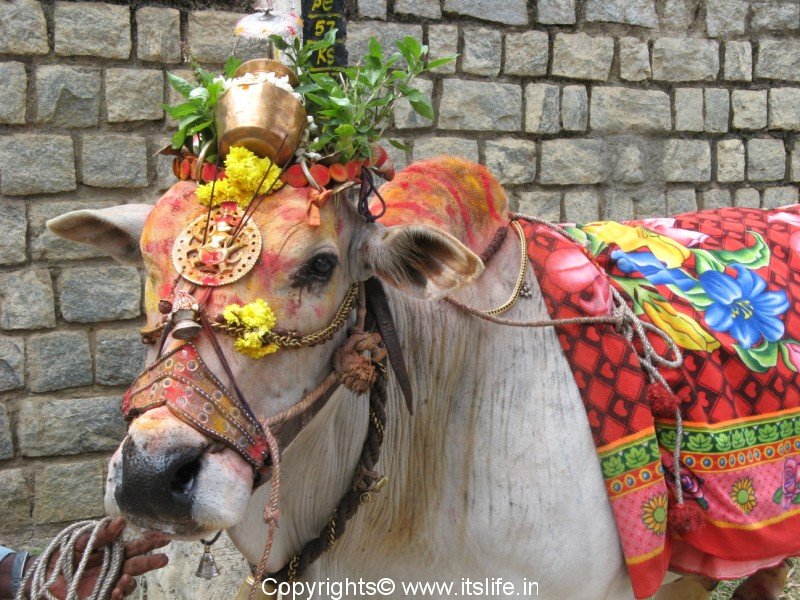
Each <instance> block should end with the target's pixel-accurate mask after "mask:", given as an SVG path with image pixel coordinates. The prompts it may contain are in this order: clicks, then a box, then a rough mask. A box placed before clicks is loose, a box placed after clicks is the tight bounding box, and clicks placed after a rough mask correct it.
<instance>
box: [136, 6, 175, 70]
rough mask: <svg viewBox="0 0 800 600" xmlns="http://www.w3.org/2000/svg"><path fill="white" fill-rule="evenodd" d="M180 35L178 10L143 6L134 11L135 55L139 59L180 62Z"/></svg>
mask: <svg viewBox="0 0 800 600" xmlns="http://www.w3.org/2000/svg"><path fill="white" fill-rule="evenodd" d="M180 37H181V13H180V11H179V10H176V9H174V8H156V7H154V6H145V7H142V8H140V9H138V10H137V11H136V55H137V56H138V57H139V60H147V61H151V62H160V63H178V62H180V61H181V47H180Z"/></svg>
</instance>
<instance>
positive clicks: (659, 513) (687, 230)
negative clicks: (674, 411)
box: [525, 207, 800, 598]
mask: <svg viewBox="0 0 800 600" xmlns="http://www.w3.org/2000/svg"><path fill="white" fill-rule="evenodd" d="M525 227H526V233H527V234H528V239H529V247H528V253H529V256H530V259H531V261H532V264H533V268H534V271H535V273H536V276H537V279H538V281H539V284H540V286H541V288H542V292H543V295H544V299H545V303H546V304H547V307H548V310H549V312H550V315H551V317H552V318H554V319H556V318H567V317H577V316H585V315H602V314H607V313H608V311H609V309H610V302H611V298H610V297H611V293H610V289H609V286H614V287H615V288H616V289H617V290H618V291H619V292H621V293H622V295H623V296H624V297H625V298H626V300H627V301H628V303H629V305H630V306H631V307H632V309H633V310H634V312H635V313H636V314H637V315H638V316H639V317H640V318H641V319H643V320H645V321H649V322H651V323H653V324H655V325H657V326H658V327H660V328H661V329H663V330H664V331H665V332H667V333H668V334H669V335H670V337H672V339H673V340H674V341H675V342H676V343H677V344H678V345H679V346H680V348H681V349H682V351H683V353H684V363H683V366H682V367H681V368H679V369H662V371H661V373H662V375H663V376H664V377H665V378H666V380H667V381H668V382H669V384H670V386H671V387H672V390H673V391H674V392H675V393H676V394H677V395H678V396H679V397H680V399H681V401H682V405H681V407H682V414H683V418H684V429H685V437H684V442H683V446H682V448H683V452H682V458H681V465H680V469H681V470H680V473H681V486H682V488H683V493H684V497H685V498H686V501H687V502H695V503H697V505H698V506H699V507H700V509H701V510H702V512H703V514H704V516H705V524H704V526H703V527H702V528H701V529H700V530H698V531H694V532H692V533H689V534H687V535H686V536H684V537H679V536H676V535H672V534H670V532H669V530H668V527H667V516H668V514H669V511H670V507H671V506H672V505H673V503H674V491H673V490H672V489H671V486H672V477H671V476H670V477H665V470H667V471H669V472H671V471H672V467H673V463H672V450H673V448H674V444H675V437H676V430H675V421H674V420H673V419H662V418H655V419H654V417H653V415H652V414H651V411H650V407H649V405H648V402H647V398H646V387H647V385H648V383H649V380H648V377H647V375H646V374H645V373H644V372H643V371H642V369H641V367H640V366H639V363H638V359H637V357H636V354H635V352H634V351H633V349H632V348H631V347H630V346H629V345H628V344H627V342H626V341H625V339H624V338H623V337H622V336H621V335H620V334H619V333H617V332H616V331H615V329H614V327H613V326H611V325H600V326H577V325H576V326H569V327H561V328H559V329H558V336H559V339H560V342H561V345H562V348H563V350H564V353H565V355H566V357H567V359H568V361H569V363H570V365H571V367H572V370H573V374H574V377H575V381H576V383H577V385H578V388H579V389H580V391H581V395H582V397H583V400H584V403H585V406H586V412H587V416H588V418H589V423H590V426H591V429H592V434H593V436H594V440H595V444H596V447H597V452H598V456H599V458H600V462H601V467H602V472H603V476H604V478H605V481H606V487H607V491H608V496H609V499H610V501H611V506H612V510H613V512H614V515H615V518H616V520H617V526H618V529H619V533H620V538H621V541H622V549H623V553H624V555H625V560H626V562H627V565H628V570H629V572H630V575H631V580H632V582H633V590H634V594H635V596H636V597H637V598H646V597H648V596H650V595H652V594H654V593H655V592H656V590H657V589H658V587H659V585H660V584H661V581H662V580H663V577H664V574H665V572H666V570H667V569H668V568H670V569H673V570H676V571H679V572H691V573H701V574H704V575H707V576H709V577H713V578H720V579H721V578H735V577H741V576H743V575H747V574H750V573H752V572H754V571H755V570H757V569H759V568H763V567H765V566H771V565H774V564H776V563H777V562H779V561H780V560H781V559H782V558H784V557H786V556H792V555H796V554H800V375H799V374H798V370H799V369H800V310H798V309H799V308H800V306H798V299H800V207H787V208H782V209H776V210H771V211H761V210H755V209H736V208H726V209H722V210H716V211H702V212H696V213H689V214H685V215H680V216H678V217H675V218H674V219H673V218H670V219H648V220H644V221H635V222H634V221H629V222H622V223H616V222H609V221H606V222H598V223H589V224H586V225H574V224H570V225H566V226H565V228H566V229H567V231H569V232H570V233H571V234H572V235H573V236H575V237H576V238H578V239H579V240H581V241H582V242H584V243H585V248H583V247H580V246H578V245H576V244H575V243H574V242H572V241H570V240H568V239H566V238H565V237H563V236H561V235H560V234H558V233H557V232H555V231H554V230H553V229H550V228H548V227H546V226H542V225H530V224H526V225H525ZM651 341H652V343H653V345H654V346H655V347H656V349H657V350H659V351H660V352H661V353H662V354H663V353H664V352H665V350H666V348H665V344H664V342H663V341H662V340H659V339H657V338H655V337H654V338H653V339H652V340H651Z"/></svg>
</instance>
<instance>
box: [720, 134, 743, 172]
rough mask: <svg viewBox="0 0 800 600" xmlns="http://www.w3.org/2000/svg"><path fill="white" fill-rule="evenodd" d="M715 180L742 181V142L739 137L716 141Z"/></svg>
mask: <svg viewBox="0 0 800 600" xmlns="http://www.w3.org/2000/svg"><path fill="white" fill-rule="evenodd" d="M717 181H722V182H730V181H744V142H742V140H740V139H732V140H720V141H719V142H717Z"/></svg>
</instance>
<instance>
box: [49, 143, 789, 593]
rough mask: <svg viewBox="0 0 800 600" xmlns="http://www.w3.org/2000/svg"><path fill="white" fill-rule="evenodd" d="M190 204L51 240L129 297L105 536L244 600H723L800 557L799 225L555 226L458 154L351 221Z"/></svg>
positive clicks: (181, 197) (68, 231)
mask: <svg viewBox="0 0 800 600" xmlns="http://www.w3.org/2000/svg"><path fill="white" fill-rule="evenodd" d="M198 189H199V188H198V187H197V186H196V184H195V183H194V182H189V181H186V182H180V183H178V184H176V185H175V186H173V187H172V189H170V190H169V191H168V192H167V193H166V194H165V195H164V196H163V197H162V198H161V199H160V200H159V201H158V202H157V203H156V205H155V206H154V207H151V206H146V205H125V206H121V207H116V208H111V209H104V210H82V211H77V212H73V213H69V214H66V215H63V216H61V217H58V218H56V219H54V220H52V221H50V222H49V223H48V227H49V228H50V229H51V230H52V231H54V232H55V233H57V234H58V235H61V236H63V237H65V238H67V239H70V240H74V241H79V242H84V243H89V244H93V245H95V246H97V247H98V248H100V249H102V250H104V251H105V252H107V253H108V254H109V255H110V256H112V257H114V258H116V259H117V260H120V261H122V262H125V263H130V264H138V265H144V267H145V268H146V272H147V282H146V294H145V303H146V312H147V319H148V322H147V327H146V329H145V330H144V331H143V339H144V341H145V342H147V343H149V344H150V348H151V350H150V353H149V357H148V367H147V368H146V369H145V370H144V372H143V373H142V375H141V376H140V377H139V378H138V379H137V380H136V381H135V382H134V384H133V385H132V386H131V388H130V389H129V390H128V392H127V393H126V394H125V398H124V404H123V412H124V414H125V416H126V418H127V419H129V421H130V427H129V430H128V434H127V436H126V438H125V440H124V441H123V442H122V444H121V446H120V447H119V449H118V450H117V452H116V453H115V454H114V456H113V457H112V459H111V462H110V465H109V471H108V481H107V490H106V507H107V510H108V511H109V512H110V513H112V514H121V515H124V516H125V517H126V518H127V519H129V520H130V521H131V522H133V523H135V524H137V525H140V526H142V527H145V528H153V529H157V530H160V531H163V532H166V533H168V534H169V535H171V536H173V537H174V538H175V539H184V540H197V539H208V538H210V537H212V536H214V534H215V533H216V532H217V531H219V530H226V531H227V532H228V534H229V535H230V537H231V539H232V540H233V542H234V544H235V545H236V546H237V548H238V549H239V550H240V551H241V552H242V554H243V555H244V556H245V557H247V559H248V560H249V562H250V563H252V564H253V565H254V572H255V578H253V577H251V578H250V580H249V582H248V583H246V585H245V587H244V592H243V594H244V597H246V596H247V594H252V597H262V596H258V594H262V593H266V592H269V591H270V590H269V589H268V586H264V589H263V590H262V589H259V585H258V584H259V582H260V581H261V580H265V579H270V580H271V581H278V582H281V581H326V580H329V581H344V580H345V579H346V578H349V579H350V580H358V579H362V580H365V581H373V582H376V581H379V580H381V579H382V578H387V577H388V578H391V579H392V580H394V581H396V582H400V581H405V582H413V581H420V580H422V581H425V580H428V581H453V582H456V585H457V586H458V585H460V583H458V582H461V581H462V580H464V579H465V578H469V579H470V580H480V581H484V580H486V581H488V580H491V581H498V580H502V581H503V582H511V583H512V584H513V585H514V586H515V588H514V589H515V590H516V591H517V592H518V593H519V594H520V595H525V590H526V589H527V590H528V593H530V592H531V588H530V587H528V588H526V587H525V586H526V585H528V584H529V583H530V582H531V581H535V582H536V583H537V584H538V587H537V590H538V594H539V595H540V596H542V597H547V598H559V599H561V598H581V599H584V598H587V599H588V598H609V599H617V598H630V597H634V596H635V597H636V598H644V597H648V596H650V595H652V594H654V593H656V592H658V590H659V588H660V587H661V586H662V584H663V583H668V582H670V581H672V580H674V579H675V578H676V577H675V575H671V574H668V573H667V572H668V570H672V571H674V572H676V573H679V574H680V573H683V574H686V573H691V574H700V575H704V576H706V577H705V578H694V579H690V578H684V579H682V580H680V581H678V582H676V583H672V584H671V585H669V586H665V587H664V588H663V589H662V590H661V592H660V593H659V598H689V597H691V596H690V594H692V593H697V594H699V595H698V596H697V597H702V596H703V595H705V594H706V593H707V592H706V591H705V589H704V587H705V588H710V587H711V585H709V583H710V580H712V579H713V580H716V579H724V578H735V577H742V576H745V575H750V574H753V573H756V572H758V574H757V575H756V576H755V578H751V580H750V582H749V583H745V584H744V586H743V588H742V589H740V591H739V592H737V593H739V594H740V596H739V597H741V598H749V597H753V598H755V597H758V598H777V594H778V593H779V592H780V588H781V587H782V585H783V580H784V579H785V572H786V569H785V564H784V559H785V557H787V556H791V555H793V554H796V553H797V552H798V548H800V541H798V539H800V538H798V535H797V532H798V519H800V508H798V506H797V503H798V502H800V488H798V455H800V417H798V415H800V412H798V411H799V410H800V397H799V396H798V392H797V390H798V387H797V384H798V381H797V370H798V368H799V367H800V359H798V356H800V341H797V340H798V339H800V338H798V336H800V331H798V330H800V321H798V319H799V318H800V317H799V316H798V313H797V309H796V297H797V294H796V293H795V292H794V291H793V290H794V289H796V287H797V281H796V279H797V275H796V274H797V273H798V272H800V270H798V268H797V267H798V264H797V262H798V260H800V259H798V250H800V248H798V247H797V245H798V236H800V211H798V209H797V208H786V209H783V210H775V211H769V212H768V211H758V210H745V209H741V210H740V209H723V210H720V211H713V212H712V211H707V212H700V213H694V214H688V215H683V216H680V217H676V218H675V219H669V220H652V221H646V222H638V223H634V222H630V223H608V222H603V223H592V224H586V225H574V224H569V225H566V226H561V227H557V226H551V225H549V224H544V223H542V222H539V221H538V220H536V219H529V218H524V217H522V216H520V215H516V214H514V213H512V212H510V210H509V207H508V204H507V200H506V196H505V194H504V192H503V189H502V188H501V186H500V185H499V184H498V183H497V181H496V180H495V179H494V178H493V176H492V175H491V174H490V173H489V172H488V171H487V170H486V169H484V168H483V167H481V166H478V165H474V164H471V163H469V162H466V161H463V160H460V159H454V158H439V159H435V160H430V161H425V162H421V163H417V164H414V165H412V166H410V167H408V168H407V169H405V170H404V171H402V172H400V173H399V174H398V176H397V177H396V178H395V179H394V180H393V181H391V182H389V183H387V184H385V185H384V186H382V188H381V189H380V197H375V198H372V199H371V201H366V202H365V201H364V199H363V198H362V199H361V201H358V200H357V199H355V198H351V197H350V196H348V195H347V193H346V192H342V193H339V194H336V195H335V196H333V198H332V199H327V201H322V202H320V198H319V195H316V196H315V195H314V194H313V193H311V192H312V191H313V190H310V189H309V188H307V187H291V186H284V187H283V188H282V189H280V190H278V191H277V192H275V193H273V194H271V195H269V196H267V197H266V198H265V199H264V200H263V202H260V203H259V204H258V205H257V206H256V207H254V208H251V207H245V208H242V207H237V206H231V205H227V206H220V207H217V208H213V207H212V208H209V207H208V206H206V205H203V204H201V203H200V202H198ZM384 209H385V210H384ZM380 213H382V217H381V218H379V219H376V215H377V214H380ZM312 217H313V218H312ZM220 223H225V226H222V227H220V226H219V224H220ZM212 230H213V231H215V232H217V233H219V235H221V236H222V237H221V238H218V239H216V240H215V241H213V242H212V241H210V237H213V236H209V235H208V234H209V232H210V231H212ZM220 232H221V233H220ZM225 235H227V236H232V237H231V239H230V240H229V241H227V242H226V238H225ZM234 242H235V244H234ZM215 243H216V245H217V246H219V245H220V243H221V244H222V245H223V246H224V247H226V248H232V247H234V245H235V247H236V250H235V251H232V252H229V253H225V254H224V255H220V254H218V253H215V252H214V250H215V246H214V245H213V244H215ZM387 354H388V358H389V360H388V363H387V360H386V356H387ZM409 409H411V410H409ZM598 458H599V460H598ZM359 507H360V508H359ZM345 526H346V529H347V531H346V533H345ZM265 546H266V547H265ZM698 582H699V583H698ZM765 582H772V583H770V585H772V588H773V589H771V590H770V589H766V588H767V587H768V586H766V585H765ZM701 583H702V584H705V586H704V587H703V586H701V585H700V584H701ZM691 586H694V590H693V591H690V588H691ZM251 588H252V589H251ZM753 590H756V591H755V595H748V594H751V593H753ZM405 595H406V594H405V593H404V592H403V590H402V589H401V588H400V586H399V585H398V587H397V589H396V591H395V593H394V594H393V595H392V596H391V597H396V598H402V597H405ZM443 595H446V594H443ZM485 595H491V593H490V591H488V590H487V592H486V594H485Z"/></svg>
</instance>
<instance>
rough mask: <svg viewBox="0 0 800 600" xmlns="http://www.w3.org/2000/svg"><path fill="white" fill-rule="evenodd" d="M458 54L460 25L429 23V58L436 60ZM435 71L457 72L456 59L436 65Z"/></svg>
mask: <svg viewBox="0 0 800 600" xmlns="http://www.w3.org/2000/svg"><path fill="white" fill-rule="evenodd" d="M456 54H458V26H456V25H438V24H437V25H428V59H429V60H436V59H438V58H444V57H445V56H455V55H456ZM433 72H434V73H455V72H456V61H452V62H449V63H448V64H446V65H442V66H441V67H436V68H435V69H434V70H433Z"/></svg>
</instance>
